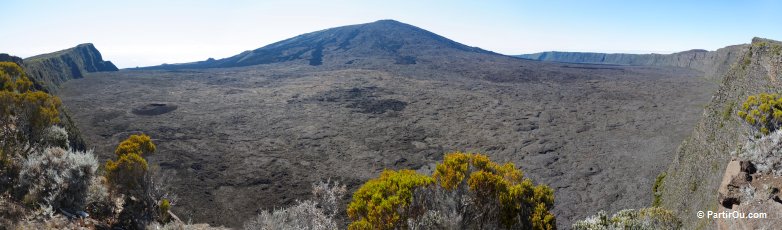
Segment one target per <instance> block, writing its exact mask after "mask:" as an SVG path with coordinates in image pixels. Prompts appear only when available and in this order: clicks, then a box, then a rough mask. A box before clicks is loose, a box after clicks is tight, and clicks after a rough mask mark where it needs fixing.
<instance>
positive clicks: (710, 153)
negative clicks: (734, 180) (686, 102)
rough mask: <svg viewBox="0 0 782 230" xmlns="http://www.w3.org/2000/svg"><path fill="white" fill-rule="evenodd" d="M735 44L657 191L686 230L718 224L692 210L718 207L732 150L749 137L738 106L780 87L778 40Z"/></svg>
mask: <svg viewBox="0 0 782 230" xmlns="http://www.w3.org/2000/svg"><path fill="white" fill-rule="evenodd" d="M739 47H740V48H741V49H740V51H739V50H736V51H732V52H733V53H732V55H736V56H737V61H736V62H734V63H733V64H730V65H729V67H730V68H729V69H728V71H727V72H726V74H725V75H724V76H723V77H722V83H721V85H720V88H719V90H718V91H717V93H715V95H714V96H713V97H712V100H711V102H710V103H709V105H708V106H706V108H705V109H704V111H703V117H702V119H701V120H700V121H699V122H698V124H697V125H696V127H695V129H694V131H693V133H692V135H691V136H690V137H689V138H688V139H686V140H685V141H684V142H683V143H682V144H681V145H680V146H679V149H678V150H677V153H676V155H675V158H674V159H673V162H672V163H671V166H670V167H669V169H668V170H667V176H666V177H665V179H664V180H663V183H662V184H661V185H660V186H661V187H660V188H659V189H658V190H659V193H658V196H659V198H660V199H661V203H662V205H663V206H664V207H666V208H669V209H671V210H676V211H678V212H679V213H678V214H679V217H681V218H682V221H683V223H684V224H685V228H686V229H713V228H716V227H717V226H716V222H715V221H714V219H706V218H698V217H697V215H696V214H697V212H698V211H704V212H708V211H714V212H716V211H719V207H720V205H719V202H718V199H717V194H718V193H717V190H718V187H719V185H720V182H721V179H722V177H723V174H724V172H725V169H726V167H727V165H728V162H729V161H730V160H731V152H732V151H736V150H737V148H738V147H739V146H742V145H744V143H746V142H747V140H748V130H747V128H746V127H745V126H743V125H742V124H741V123H740V121H739V119H738V117H737V116H736V109H737V107H738V105H740V104H741V103H742V102H743V101H744V100H745V99H746V98H747V96H748V95H753V94H758V93H764V92H779V91H780V90H782V82H781V81H780V80H782V79H779V78H780V71H782V56H781V55H780V51H782V43H780V42H777V41H772V40H768V39H761V38H755V39H753V40H752V44H751V45H747V46H739ZM735 48H737V47H732V48H731V49H735ZM723 52H724V51H723Z"/></svg>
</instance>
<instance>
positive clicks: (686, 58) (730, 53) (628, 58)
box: [516, 45, 747, 81]
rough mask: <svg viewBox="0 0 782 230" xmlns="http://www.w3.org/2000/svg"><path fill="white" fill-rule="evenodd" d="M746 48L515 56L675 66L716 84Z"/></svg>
mask: <svg viewBox="0 0 782 230" xmlns="http://www.w3.org/2000/svg"><path fill="white" fill-rule="evenodd" d="M746 47H747V45H734V46H728V47H725V48H722V49H718V50H715V51H706V50H689V51H684V52H679V53H673V54H622V53H614V54H607V53H581V52H556V51H552V52H543V53H534V54H523V55H517V56H516V57H520V58H525V59H533V60H539V61H557V62H573V63H598V64H616V65H648V66H677V67H685V68H692V69H696V70H699V71H702V72H704V75H705V77H706V78H707V79H711V80H716V81H719V78H720V77H721V76H722V75H723V74H724V73H725V72H727V71H728V69H729V68H730V65H731V64H732V63H734V62H736V60H737V59H738V58H740V55H741V53H742V51H743V50H744V49H745V48H746Z"/></svg>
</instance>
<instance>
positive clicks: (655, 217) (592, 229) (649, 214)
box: [572, 207, 682, 230]
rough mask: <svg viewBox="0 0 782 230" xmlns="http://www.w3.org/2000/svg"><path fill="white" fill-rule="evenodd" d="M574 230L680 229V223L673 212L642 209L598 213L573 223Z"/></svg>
mask: <svg viewBox="0 0 782 230" xmlns="http://www.w3.org/2000/svg"><path fill="white" fill-rule="evenodd" d="M572 227H573V229H575V230H612V229H638V230H657V229H680V228H681V227H682V223H681V221H680V220H679V219H678V218H677V217H676V215H674V213H673V212H671V211H669V210H666V209H663V208H658V207H653V208H643V209H638V210H634V209H625V210H622V211H619V212H617V213H615V214H614V215H611V216H610V217H609V216H608V214H607V213H606V212H605V211H600V212H598V213H597V215H594V216H590V217H587V218H586V219H584V220H579V221H576V222H575V223H573V226H572Z"/></svg>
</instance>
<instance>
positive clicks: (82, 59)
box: [24, 43, 118, 91]
mask: <svg viewBox="0 0 782 230" xmlns="http://www.w3.org/2000/svg"><path fill="white" fill-rule="evenodd" d="M24 68H25V70H26V71H27V74H28V75H30V77H31V78H33V79H35V81H36V82H38V83H40V84H41V85H42V86H43V87H44V88H45V89H47V90H49V91H56V90H57V87H58V86H59V85H60V84H62V83H63V82H66V81H68V80H70V79H75V78H82V77H84V74H85V73H88V72H102V71H117V70H118V69H117V67H116V66H114V64H113V63H111V62H110V61H104V60H103V57H102V56H101V54H100V52H99V51H98V49H96V48H95V46H93V45H92V44H90V43H86V44H81V45H78V46H76V47H73V48H70V49H65V50H60V51H57V52H54V53H48V54H42V55H37V56H33V57H29V58H25V59H24Z"/></svg>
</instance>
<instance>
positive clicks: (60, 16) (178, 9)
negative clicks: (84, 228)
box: [0, 0, 782, 68]
mask: <svg viewBox="0 0 782 230" xmlns="http://www.w3.org/2000/svg"><path fill="white" fill-rule="evenodd" d="M781 11H782V2H781V1H662V0H661V1H608V0H607V1H557V0H549V1H349V0H343V1H241V0H237V1H216V0H215V1H208V0H191V1H184V0H169V1H148V0H136V1H97V0H96V1H87V0H73V1H54V0H50V1H36V0H27V1H21V0H18V1H17V0H10V1H9V0H4V1H3V2H2V8H0V28H1V29H0V53H11V54H14V55H17V56H21V57H28V56H32V55H36V54H41V53H47V52H52V51H57V50H60V49H64V48H68V47H72V46H75V45H77V44H80V43H87V42H91V43H93V44H95V45H96V46H97V47H98V49H99V50H100V51H101V52H102V53H103V56H104V58H105V59H108V60H112V61H113V62H114V63H115V64H117V65H118V66H119V67H121V68H126V67H135V66H148V65H158V64H161V63H179V62H190V61H198V60H205V59H207V58H209V57H214V58H223V57H228V56H231V55H234V54H237V53H240V52H242V51H244V50H251V49H255V48H258V47H261V46H264V45H267V44H270V43H272V42H276V41H279V40H282V39H286V38H290V37H293V36H296V35H299V34H302V33H307V32H312V31H316V30H321V29H326V28H330V27H336V26H342V25H350V24H359V23H367V22H372V21H376V20H379V19H395V20H398V21H401V22H404V23H408V24H412V25H415V26H418V27H421V28H423V29H427V30H429V31H432V32H434V33H437V34H440V35H443V36H445V37H448V38H451V39H453V40H455V41H457V42H461V43H464V44H467V45H470V46H478V47H481V48H484V49H488V50H492V51H495V52H499V53H503V54H522V53H533V52H540V51H550V50H558V51H589V52H621V53H652V52H654V53H671V52H677V51H683V50H688V49H696V48H697V49H707V50H714V49H718V48H721V47H724V46H727V45H733V44H741V43H748V42H749V41H750V40H751V39H752V37H755V36H759V37H766V38H771V39H777V40H780V39H782V29H780V28H782V17H780V16H779V15H780V14H779V12H781Z"/></svg>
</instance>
